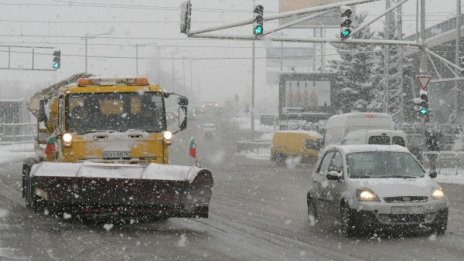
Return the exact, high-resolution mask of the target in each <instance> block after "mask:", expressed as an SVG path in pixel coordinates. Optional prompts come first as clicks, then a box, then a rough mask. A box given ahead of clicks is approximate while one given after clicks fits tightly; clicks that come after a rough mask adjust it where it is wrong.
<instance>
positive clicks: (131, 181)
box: [22, 75, 213, 218]
mask: <svg viewBox="0 0 464 261" xmlns="http://www.w3.org/2000/svg"><path fill="white" fill-rule="evenodd" d="M78 76H79V75H78ZM78 76H75V77H71V78H70V79H68V80H66V81H63V82H61V83H58V84H56V85H54V86H51V87H49V88H47V89H44V90H43V91H41V92H39V93H37V94H35V95H34V96H33V97H32V99H31V101H30V103H29V109H30V110H31V112H32V113H33V114H34V115H35V117H36V118H37V130H38V136H37V139H36V144H35V149H36V157H35V158H33V159H28V160H26V161H25V162H24V163H23V177H22V188H23V197H24V198H25V199H26V204H27V206H29V207H31V208H33V209H36V210H38V209H45V208H46V209H48V210H49V211H50V212H52V213H69V214H74V215H78V216H82V217H106V216H118V217H125V216H130V217H134V216H136V217H144V218H168V217H208V211H209V202H210V199H211V194H212V186H213V178H212V174H211V172H210V171H209V170H207V169H202V168H198V167H195V166H173V165H169V159H170V154H169V148H170V145H171V139H172V136H173V133H171V132H170V131H168V130H167V122H166V110H165V99H168V98H170V97H171V96H178V100H177V101H178V105H179V113H180V115H183V117H179V125H178V130H176V132H178V131H181V130H183V129H185V128H186V126H187V105H188V99H187V98H186V97H184V96H179V95H176V94H173V93H168V92H166V91H165V90H163V89H161V88H160V86H158V85H154V84H149V83H148V79H146V78H98V77H86V76H87V75H80V76H81V77H78ZM76 81H77V82H76ZM176 132H174V134H175V133H176Z"/></svg>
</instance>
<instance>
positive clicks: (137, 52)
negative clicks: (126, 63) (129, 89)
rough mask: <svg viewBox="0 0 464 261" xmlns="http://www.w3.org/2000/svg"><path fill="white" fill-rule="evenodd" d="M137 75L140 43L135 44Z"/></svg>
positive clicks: (136, 72)
mask: <svg viewBox="0 0 464 261" xmlns="http://www.w3.org/2000/svg"><path fill="white" fill-rule="evenodd" d="M135 75H136V76H138V75H139V44H138V43H136V44H135Z"/></svg>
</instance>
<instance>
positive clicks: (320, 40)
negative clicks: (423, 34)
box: [189, 34, 422, 47]
mask: <svg viewBox="0 0 464 261" xmlns="http://www.w3.org/2000/svg"><path fill="white" fill-rule="evenodd" d="M189 37H192V38H204V39H221V40H245V41H246V40H256V38H255V36H248V35H217V34H214V35H213V34H201V35H189ZM262 39H266V40H269V41H275V42H289V43H347V44H350V43H352V44H386V45H402V46H414V47H420V46H422V45H421V44H418V43H417V42H416V41H400V40H373V39H347V40H340V39H337V38H311V37H307V38H281V37H272V36H268V37H266V38H262Z"/></svg>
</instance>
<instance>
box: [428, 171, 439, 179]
mask: <svg viewBox="0 0 464 261" xmlns="http://www.w3.org/2000/svg"><path fill="white" fill-rule="evenodd" d="M429 176H430V177H431V178H432V179H434V178H436V177H437V176H438V173H437V172H436V171H430V173H429Z"/></svg>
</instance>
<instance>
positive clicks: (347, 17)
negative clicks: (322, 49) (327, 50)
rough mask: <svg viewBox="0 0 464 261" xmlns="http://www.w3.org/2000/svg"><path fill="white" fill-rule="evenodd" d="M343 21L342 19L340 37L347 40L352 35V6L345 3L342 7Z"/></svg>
mask: <svg viewBox="0 0 464 261" xmlns="http://www.w3.org/2000/svg"><path fill="white" fill-rule="evenodd" d="M340 11H341V13H342V14H341V18H342V19H341V21H340V38H341V39H342V40H345V39H346V38H348V37H350V35H351V14H352V13H353V12H352V11H351V7H349V6H346V5H343V6H341V7H340Z"/></svg>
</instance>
